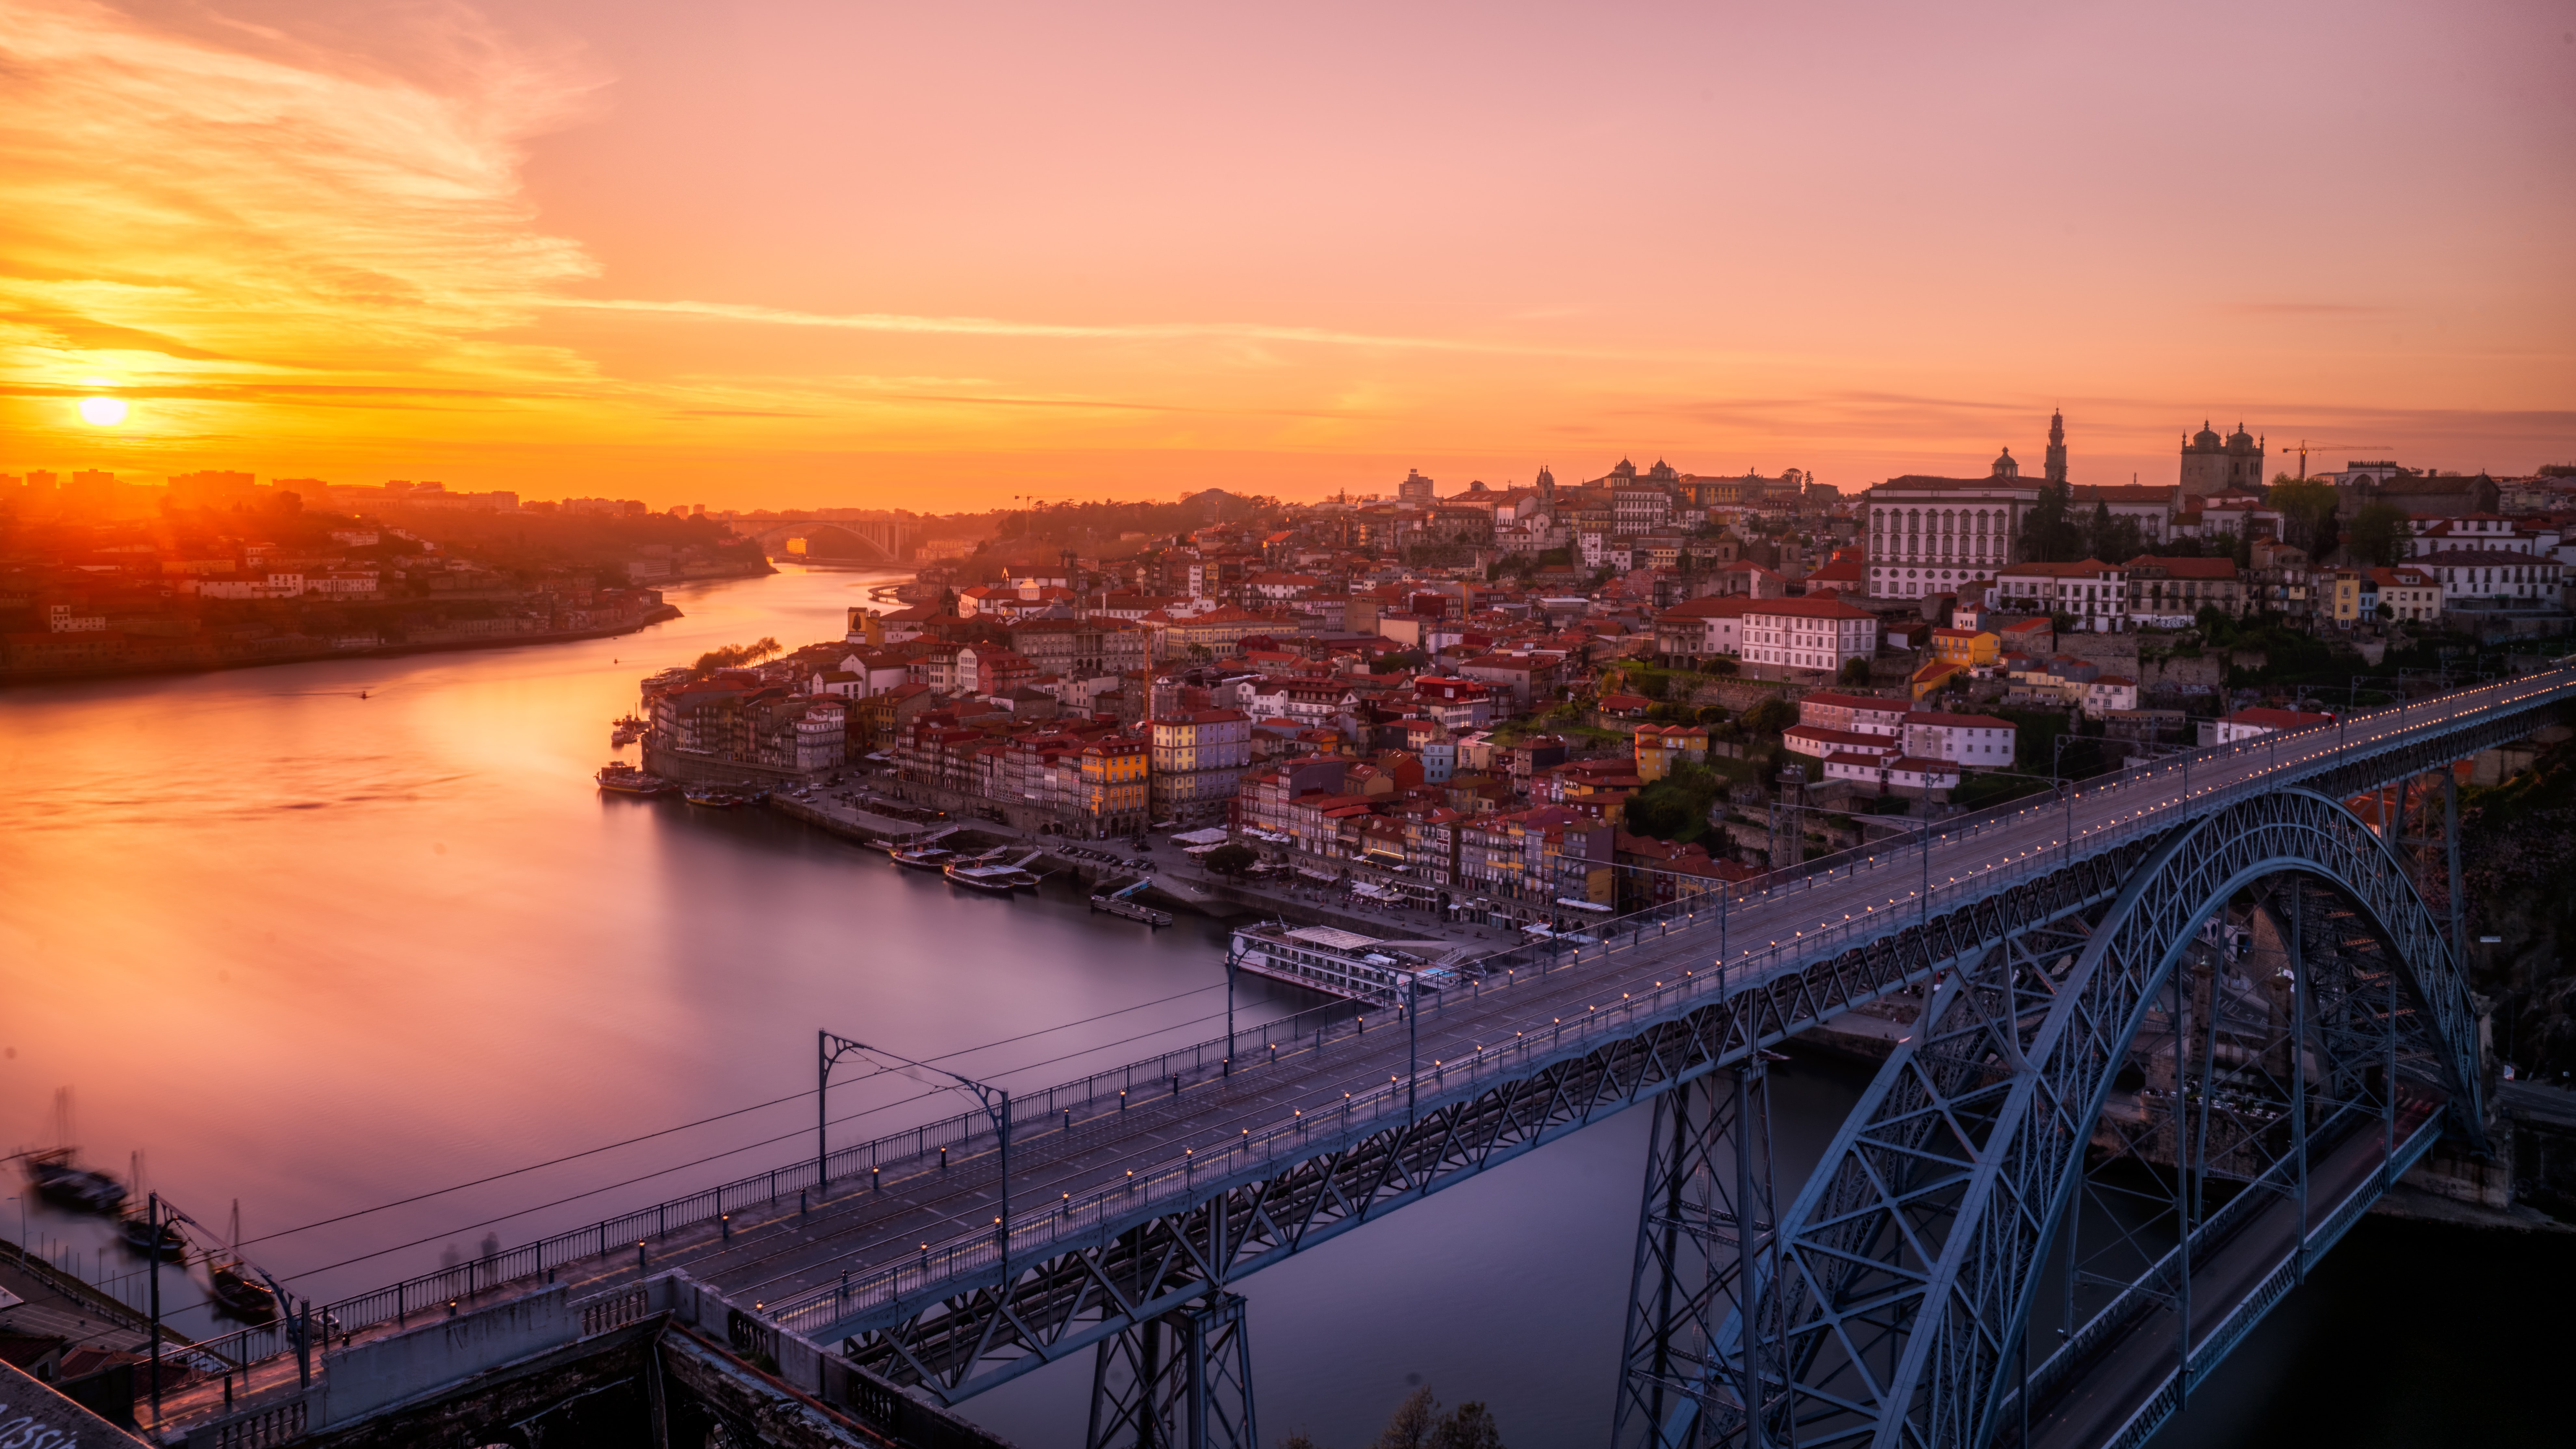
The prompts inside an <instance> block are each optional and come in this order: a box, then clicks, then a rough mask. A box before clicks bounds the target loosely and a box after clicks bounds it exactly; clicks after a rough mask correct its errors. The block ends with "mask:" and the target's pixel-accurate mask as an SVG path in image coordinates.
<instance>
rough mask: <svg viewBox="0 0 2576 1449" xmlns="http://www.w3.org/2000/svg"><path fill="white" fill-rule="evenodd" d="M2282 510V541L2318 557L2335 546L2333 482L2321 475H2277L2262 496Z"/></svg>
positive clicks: (2313, 557)
mask: <svg viewBox="0 0 2576 1449" xmlns="http://www.w3.org/2000/svg"><path fill="white" fill-rule="evenodd" d="M2265 501H2266V502H2268V503H2270V504H2271V505H2272V506H2273V507H2274V508H2277V509H2279V510H2281V532H2282V534H2283V538H2282V540H2281V541H2282V542H2284V543H2290V544H2296V545H2298V546H2299V547H2300V548H2303V549H2306V550H2307V551H2308V557H2309V558H2312V559H2321V558H2324V557H2325V556H2326V553H2327V551H2328V550H2330V549H2332V548H2333V547H2334V546H2335V504H2336V502H2337V500H2336V497H2335V490H2334V485H2333V484H2332V483H2329V482H2327V481H2326V480H2325V479H2323V478H2277V479H2274V480H2273V482H2272V489H2271V492H2270V494H2269V495H2268V496H2267V497H2266V499H2265Z"/></svg>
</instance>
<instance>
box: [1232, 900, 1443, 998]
mask: <svg viewBox="0 0 2576 1449" xmlns="http://www.w3.org/2000/svg"><path fill="white" fill-rule="evenodd" d="M1459 950H1460V948H1459V947H1457V946H1456V945H1454V944H1452V943H1450V942H1447V941H1381V940H1379V939H1377V938H1376V937H1374V936H1363V935H1361V934H1360V933H1359V932H1357V931H1345V930H1341V929H1338V928H1336V927H1333V926H1288V925H1282V924H1280V923H1278V922H1275V921H1272V922H1265V923H1263V924H1261V925H1257V926H1242V927H1238V928H1237V929H1236V930H1235V933H1234V963H1235V965H1237V966H1239V967H1241V968H1242V969H1244V970H1246V971H1250V972H1252V973H1253V974H1255V975H1258V976H1268V977H1271V978H1272V979H1274V980H1278V981H1285V982H1288V983H1289V984H1291V985H1294V986H1303V987H1305V988H1306V989H1307V990H1309V991H1321V992H1323V993H1324V994H1326V995H1328V996H1339V997H1343V998H1345V999H1347V1000H1351V1001H1364V1002H1367V1003H1368V1004H1370V1005H1372V1006H1389V1007H1391V1006H1398V1005H1401V1004H1402V1003H1403V1001H1404V979H1405V977H1406V976H1408V975H1410V976H1412V977H1413V978H1414V979H1415V981H1416V983H1417V984H1418V985H1419V987H1420V989H1421V990H1424V991H1437V990H1440V989H1441V988H1442V987H1445V986H1450V985H1454V984H1456V982H1457V980H1458V974H1457V973H1456V972H1455V971H1452V970H1450V969H1449V967H1448V966H1447V965H1446V964H1445V963H1446V962H1447V961H1448V960H1449V959H1451V958H1453V957H1454V956H1455V955H1456V954H1458V952H1459Z"/></svg>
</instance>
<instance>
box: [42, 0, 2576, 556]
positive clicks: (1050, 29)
mask: <svg viewBox="0 0 2576 1449" xmlns="http://www.w3.org/2000/svg"><path fill="white" fill-rule="evenodd" d="M0 93H5V94H6V95H7V96H8V101H7V103H6V104H5V105H0V471H7V472H23V471H25V470H27V469H31V468H51V469H56V470H68V469H72V468H83V467H99V468H106V469H109V470H111V471H114V472H116V473H118V474H119V475H120V476H123V477H127V478H132V479H138V480H142V481H157V480H158V479H160V478H161V477H163V476H165V475H167V474H170V473H177V472H185V471H190V470H193V469H197V468H233V469H247V470H250V471H252V472H254V473H256V474H258V475H259V476H260V477H262V478H263V479H266V478H271V477H321V478H325V479H328V480H330V481H332V482H335V483H357V484H363V483H377V482H382V481H385V480H387V479H391V478H403V479H411V480H426V479H438V480H441V481H443V482H445V483H447V484H448V486H450V487H451V488H458V489H487V488H508V489H514V490H516V491H518V492H520V493H521V494H522V495H523V496H526V497H531V498H553V497H569V496H611V497H641V498H643V499H644V500H645V501H647V502H648V503H651V504H652V505H654V506H655V507H657V508H658V507H665V506H669V505H671V504H676V503H704V504H707V505H709V506H710V507H715V508H754V507H779V508H789V507H820V506H853V507H909V508H917V509H926V510H933V511H950V510H956V509H965V508H985V507H994V506H1006V505H1009V504H1012V503H1013V502H1015V501H1017V500H1020V499H1025V498H1030V497H1036V498H1044V499H1070V498H1099V497H1119V498H1146V497H1173V496H1177V495H1179V494H1182V493H1186V492H1189V491H1193V490H1195V489H1199V488H1205V487H1217V486H1221V487H1226V488H1229V489H1233V490H1235V491H1237V492H1255V493H1274V494H1277V495H1279V496H1282V497H1286V498H1292V499H1293V498H1314V497H1319V496H1323V495H1325V494H1328V493H1332V492H1336V491H1339V490H1343V489H1349V490H1351V491H1354V492H1385V491H1391V489H1392V487H1393V485H1394V484H1395V483H1396V482H1397V481H1398V480H1399V479H1401V478H1402V477H1403V476H1404V473H1405V471H1406V470H1407V469H1408V468H1419V469H1420V470H1421V471H1423V472H1425V473H1427V474H1430V475H1432V476H1433V477H1435V478H1437V479H1438V480H1440V484H1441V488H1442V490H1443V491H1444V492H1446V491H1449V490H1451V489H1453V488H1459V487H1463V486H1464V485H1465V484H1466V483H1467V482H1468V481H1469V480H1470V479H1483V480H1485V481H1487V482H1488V483H1490V484H1497V485H1499V484H1504V483H1508V482H1513V481H1521V482H1526V481H1527V480H1528V479H1529V478H1530V476H1531V475H1532V474H1533V473H1534V472H1535V471H1536V470H1537V468H1538V467H1539V466H1541V465H1542V464H1546V465H1549V466H1552V467H1553V468H1554V469H1555V472H1556V474H1557V476H1558V477H1559V478H1560V479H1562V480H1572V479H1578V478H1587V477H1595V476H1599V475H1600V474H1602V473H1604V472H1606V471H1608V469H1609V468H1610V466H1611V465H1612V464H1613V463H1615V462H1616V461H1618V459H1619V458H1620V457H1622V456H1628V457H1632V458H1634V459H1635V460H1636V461H1637V462H1638V463H1639V464H1640V465H1643V464H1646V463H1648V462H1651V461H1652V460H1654V459H1657V458H1662V459H1666V460H1669V461H1670V462H1672V463H1673V464H1674V465H1675V466H1676V467H1678V468H1681V469H1683V470H1684V471H1688V472H1699V473H1741V472H1743V471H1745V470H1747V469H1758V470H1760V471H1762V472H1765V473H1776V472H1778V471H1779V470H1780V469H1782V468H1784V467H1797V468H1803V469H1807V470H1809V471H1811V472H1812V473H1814V474H1815V475H1816V476H1817V477H1818V478H1819V479H1821V480H1822V481H1824V482H1827V483H1832V484H1835V485H1837V486H1839V487H1842V488H1844V489H1846V490H1856V489H1858V488H1861V487H1865V486H1867V485H1868V484H1869V483H1872V482H1875V481H1877V480H1879V479H1882V478H1885V477H1888V476H1891V475H1894V474H1899V473H1907V472H1928V473H1947V474H1953V475H1958V474H1982V473H1983V472H1984V471H1985V470H1986V467H1987V465H1988V463H1989V462H1990V461H1991V460H1992V459H1993V458H1994V456H1995V454H1996V452H1997V451H1998V450H1999V449H2001V448H2004V447H2010V448H2011V449H2012V450H2013V453H2014V456H2015V457H2017V458H2021V459H2025V460H2028V461H2029V462H2030V463H2031V464H2033V466H2034V468H2035V467H2036V464H2037V462H2038V460H2039V456H2040V453H2041V449H2042V447H2043V446H2044V443H2045V436H2044V435H2045V432H2046V429H2047V421H2048V415H2049V412H2050V410H2051V409H2052V408H2062V409H2064V411H2065V414H2066V418H2067V430H2068V442H2069V447H2070V451H2071V453H2072V457H2073V474H2074V477H2075V478H2076V480H2077V481H2079V482H2104V483H2111V482H2116V483H2126V482H2129V481H2131V479H2132V477H2134V478H2135V479H2136V480H2137V481H2139V482H2145V483H2171V482H2172V481H2173V480H2174V477H2175V473H2176V450H2177V447H2178V444H2179V441H2180V437H2181V435H2182V434H2184V433H2186V432H2189V431H2192V430H2195V429H2197V428H2198V427H2199V426H2200V425H2201V423H2202V422H2203V421H2204V420H2205V419H2206V420H2210V421H2214V422H2215V423H2216V424H2217V425H2218V427H2219V429H2220V430H2221V431H2226V430H2228V429H2229V428H2231V427H2232V426H2234V425H2235V424H2237V423H2239V422H2242V423H2243V424H2244V425H2245V426H2246V427H2247V428H2249V429H2251V430H2253V431H2255V432H2257V433H2259V434H2263V435H2265V436H2266V438H2267V439H2268V441H2269V443H2270V445H2271V447H2272V449H2273V450H2274V452H2275V454H2276V455H2278V454H2281V453H2283V451H2284V450H2285V447H2295V445H2296V444H2297V443H2298V441H2299V440H2300V439H2302V438H2304V439H2306V440H2307V441H2308V442H2309V443H2310V444H2311V445H2313V446H2314V448H2315V449H2316V450H2317V452H2316V453H2315V454H2312V455H2311V458H2310V463H2311V465H2312V466H2316V465H2323V466H2337V465H2340V464H2341V463H2342V462H2343V461H2345V459H2346V458H2348V457H2365V456H2367V457H2396V458H2398V459H2400V460H2401V461H2404V462H2407V463H2410V464H2412V465H2415V466H2422V467H2436V468H2448V469H2461V470H2467V471H2475V470H2478V469H2481V468H2483V469H2488V470H2491V471H2495V472H2498V473H2521V472H2528V471H2530V470H2531V469H2532V468H2534V467H2535V466H2537V465H2539V464H2541V463H2544V462H2565V461H2576V265H2571V263H2570V258H2571V257H2576V10H2572V9H2570V7H2569V6H2568V5H2567V4H2565V3H2564V0H2558V3H2502V0H2499V3H2479V0H2454V3H2448V4H2420V5H2400V4H2380V3H2370V0H2336V3H2316V4H2245V3H2232V4H2207V5H2197V4H2189V3H2168V4H2163V5H2155V6H2140V5H2136V4H2116V5H2115V4H2107V3H2083V0H2051V3H2045V4H2041V3H2030V4H2018V3H1990V4H1982V5H1956V6H1924V5H1919V4H1875V3H1857V0H1845V3H1821V4H1813V5H1802V6H1783V5H1750V4H1732V3H1710V0H1700V3H1695V4H1683V5H1618V4H1593V5H1583V6H1569V5H1526V4H1498V3H1484V4H1477V5H1464V4H1460V5H1389V4H1386V3H1384V0H1380V3H1376V4H1363V5H1337V4H1309V5H1304V6H1298V7H1278V6H1251V5H1237V4H1209V3H1206V0H1200V3H1197V4H1188V5H1183V4H1172V5H1159V4H1116V5H1101V6H1065V5H1034V4H1033V5H1001V4H975V3H971V0H968V3H952V4H944V5H936V6H925V5H884V4H874V3H864V0H739V3H731V4H717V5H710V4H705V3H695V4H686V5H683V4H675V3H663V0H616V3H610V0H513V3H512V4H510V5H508V6H491V7H488V8H477V7H474V6H470V5H465V4H456V3H408V0H384V3H370V4H367V5H325V4H318V3H314V0H208V3H186V0H169V3H163V0H138V3H130V4H126V5H123V6H117V5H109V4H103V3H98V0H0ZM107 395H112V396H116V397H119V398H121V399H123V400H124V401H125V402H126V404H127V415H126V418H125V420H124V421H123V422H122V423H121V424H118V425H115V426H106V427H102V426H96V425H92V424H90V423H87V422H85V421H83V419H82V416H81V413H80V411H79V409H78V407H77V402H78V400H79V399H80V398H83V397H87V396H107ZM2286 466H2287V467H2288V468H2289V469H2290V470H2291V471H2296V469H2297V467H2298V461H2297V459H2296V457H2295V456H2290V457H2288V458H2287V459H2286Z"/></svg>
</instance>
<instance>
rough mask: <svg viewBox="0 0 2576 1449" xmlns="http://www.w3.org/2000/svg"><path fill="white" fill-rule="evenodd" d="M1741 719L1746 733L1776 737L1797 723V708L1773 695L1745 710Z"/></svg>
mask: <svg viewBox="0 0 2576 1449" xmlns="http://www.w3.org/2000/svg"><path fill="white" fill-rule="evenodd" d="M1741 718H1742V719H1743V721H1744V728H1745V730H1746V731H1747V732H1748V733H1751V734H1757V735H1776V734H1778V733H1780V731H1782V730H1785V729H1787V728H1788V727H1789V726H1791V725H1793V724H1796V723H1797V722H1798V707H1797V706H1796V705H1794V704H1791V703H1790V702H1789V701H1787V700H1785V699H1782V698H1780V697H1779V696H1778V695H1776V694H1775V695H1773V696H1771V697H1770V698H1769V699H1766V700H1764V701H1762V702H1761V703H1760V704H1757V705H1755V706H1753V707H1752V708H1751V709H1748V710H1746V711H1745V712H1744V713H1743V715H1742V716H1741Z"/></svg>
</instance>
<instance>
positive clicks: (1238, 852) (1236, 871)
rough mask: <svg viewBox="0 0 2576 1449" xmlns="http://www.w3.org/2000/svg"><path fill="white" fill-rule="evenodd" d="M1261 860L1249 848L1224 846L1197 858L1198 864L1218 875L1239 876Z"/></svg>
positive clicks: (1246, 846)
mask: <svg viewBox="0 0 2576 1449" xmlns="http://www.w3.org/2000/svg"><path fill="white" fill-rule="evenodd" d="M1259 859H1261V857H1260V856H1259V855H1257V854H1255V853H1254V851H1253V849H1252V847H1251V846H1248V845H1234V844H1230V843H1229V844H1226V845H1220V846H1218V847H1217V848H1216V849H1214V850H1211V851H1209V852H1208V853H1207V854H1206V855H1203V856H1201V857H1199V863H1200V864H1202V865H1204V866H1206V867H1207V868H1208V869H1209V870H1211V871H1213V872H1215V873H1216V874H1218V875H1241V874H1243V873H1244V872H1245V871H1247V870H1250V869H1252V866H1253V862H1255V861H1257V860H1259Z"/></svg>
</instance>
